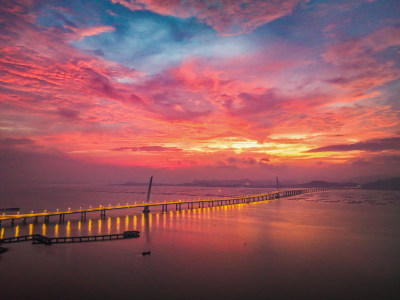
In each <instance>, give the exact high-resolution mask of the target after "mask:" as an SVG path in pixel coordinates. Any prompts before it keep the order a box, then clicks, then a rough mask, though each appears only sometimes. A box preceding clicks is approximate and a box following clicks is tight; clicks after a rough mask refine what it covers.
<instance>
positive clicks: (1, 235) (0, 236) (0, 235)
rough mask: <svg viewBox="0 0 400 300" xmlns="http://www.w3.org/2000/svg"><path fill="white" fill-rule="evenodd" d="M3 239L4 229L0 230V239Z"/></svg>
mask: <svg viewBox="0 0 400 300" xmlns="http://www.w3.org/2000/svg"><path fill="white" fill-rule="evenodd" d="M3 237H4V228H2V229H1V233H0V239H2V238H3Z"/></svg>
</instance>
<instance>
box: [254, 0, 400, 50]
mask: <svg viewBox="0 0 400 300" xmlns="http://www.w3.org/2000/svg"><path fill="white" fill-rule="evenodd" d="M394 2H395V1H391V0H388V1H387V2H385V1H376V2H371V3H370V2H366V1H358V2H357V1H355V2H349V1H345V0H339V1H332V0H329V1H328V0H327V1H310V2H308V3H306V4H304V5H298V6H297V7H296V9H295V10H294V11H293V13H292V14H289V15H286V16H283V17H281V18H278V19H276V20H274V21H272V22H270V23H268V24H265V25H263V26H261V27H259V28H257V29H256V30H255V31H254V33H253V36H254V37H253V40H254V41H257V43H258V44H260V45H261V44H267V43H269V42H271V41H277V40H280V41H285V42H286V43H288V44H295V45H297V46H301V47H304V48H308V49H309V50H310V54H312V53H314V54H315V53H318V52H322V51H323V50H324V49H325V48H326V45H327V44H332V43H334V42H337V41H340V40H345V39H348V38H354V37H362V36H365V35H368V34H370V33H372V32H374V31H375V30H377V29H379V28H382V27H385V26H388V25H391V22H390V20H393V19H394V17H395V15H396V11H397V16H398V13H399V8H400V6H398V5H397V6H396V5H395V3H394ZM331 25H332V26H333V27H332V28H331V30H326V31H324V30H325V29H328V26H331ZM330 33H334V35H331V34H330ZM265 36H268V37H269V38H268V39H265V38H264V37H265Z"/></svg>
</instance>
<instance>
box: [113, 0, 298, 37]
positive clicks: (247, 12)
mask: <svg viewBox="0 0 400 300" xmlns="http://www.w3.org/2000/svg"><path fill="white" fill-rule="evenodd" d="M300 1H301V0H278V1H262V0H261V1H260V0H241V1H231V0H218V1H198V0H189V1H180V0H112V2H113V3H119V4H121V5H124V6H125V7H127V8H129V9H130V10H133V11H135V10H150V11H153V12H155V13H158V14H161V15H170V16H175V17H180V18H189V17H196V18H198V19H200V20H201V21H202V22H204V23H206V24H207V25H210V26H211V27H213V28H214V29H215V30H217V31H218V32H219V33H220V34H222V35H233V34H240V33H249V32H251V31H253V30H254V29H256V28H257V27H259V26H261V25H264V24H266V23H269V22H271V21H273V20H276V19H278V18H281V17H283V16H285V15H288V14H291V13H292V11H293V10H294V8H295V7H296V5H297V4H298V3H299V2H300Z"/></svg>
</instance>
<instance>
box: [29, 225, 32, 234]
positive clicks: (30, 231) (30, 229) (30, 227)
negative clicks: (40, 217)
mask: <svg viewBox="0 0 400 300" xmlns="http://www.w3.org/2000/svg"><path fill="white" fill-rule="evenodd" d="M32 234H33V224H29V235H32Z"/></svg>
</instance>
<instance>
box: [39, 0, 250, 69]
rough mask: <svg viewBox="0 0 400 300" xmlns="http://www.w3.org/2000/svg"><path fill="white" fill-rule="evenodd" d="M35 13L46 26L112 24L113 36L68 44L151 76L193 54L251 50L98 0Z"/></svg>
mask: <svg viewBox="0 0 400 300" xmlns="http://www.w3.org/2000/svg"><path fill="white" fill-rule="evenodd" d="M37 11H38V14H37V19H36V21H37V23H38V24H40V25H43V26H48V27H54V26H57V27H60V28H62V27H63V26H64V25H70V26H71V25H72V26H77V27H88V26H98V25H110V26H114V27H115V30H114V31H113V32H105V33H102V34H98V35H94V36H88V37H85V38H84V39H83V40H81V41H75V42H72V45H73V46H74V47H76V48H78V49H81V50H83V51H87V52H90V53H92V54H94V55H99V56H103V57H104V58H105V59H108V60H111V61H115V62H118V63H121V64H123V65H125V66H127V67H130V68H133V69H137V70H140V71H144V72H146V73H150V74H154V73H157V72H160V71H162V70H163V69H165V68H168V67H170V66H173V65H176V64H179V63H181V62H182V61H183V60H184V59H185V58H188V57H192V56H195V57H202V58H205V59H212V58H223V57H229V56H235V55H239V54H243V53H246V52H249V51H252V47H251V42H250V41H249V40H248V39H247V38H246V37H245V36H233V37H221V36H218V35H217V33H216V32H215V30H214V29H213V28H212V27H210V26H208V25H206V24H204V23H201V22H199V21H198V20H197V19H195V18H176V17H171V16H161V15H158V14H155V13H152V12H149V11H131V10H129V9H127V8H125V7H124V6H122V5H119V4H116V5H113V4H111V3H109V2H108V3H105V2H101V1H70V2H65V3H63V2H57V1H52V2H49V3H46V4H45V5H42V6H41V7H39V8H38V9H37ZM110 12H111V13H110ZM114 14H115V15H114ZM65 30H68V29H65Z"/></svg>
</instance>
